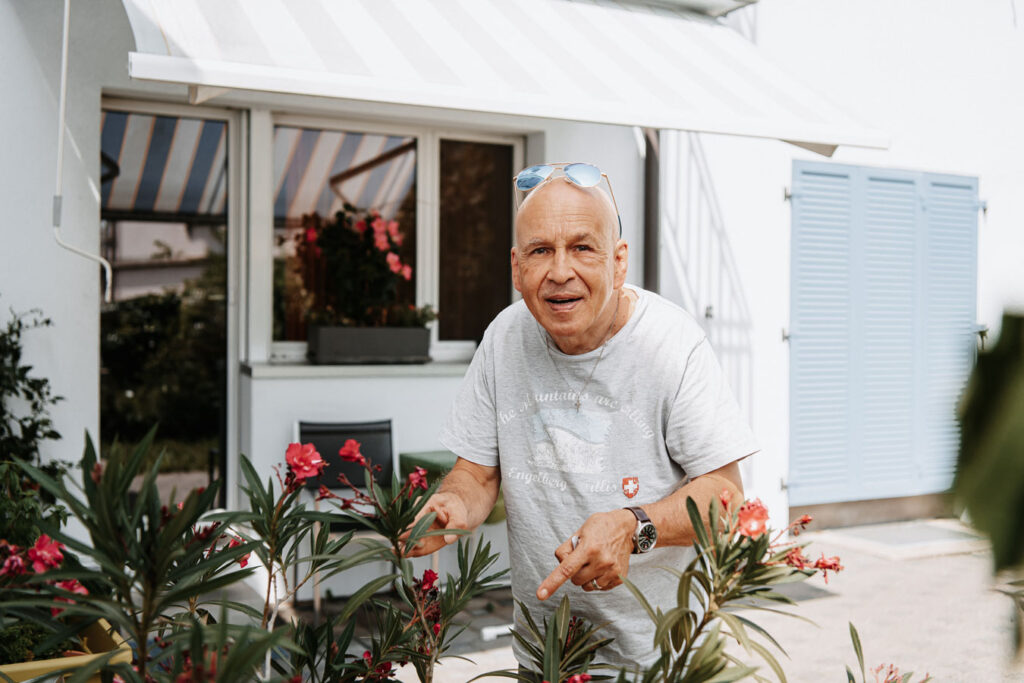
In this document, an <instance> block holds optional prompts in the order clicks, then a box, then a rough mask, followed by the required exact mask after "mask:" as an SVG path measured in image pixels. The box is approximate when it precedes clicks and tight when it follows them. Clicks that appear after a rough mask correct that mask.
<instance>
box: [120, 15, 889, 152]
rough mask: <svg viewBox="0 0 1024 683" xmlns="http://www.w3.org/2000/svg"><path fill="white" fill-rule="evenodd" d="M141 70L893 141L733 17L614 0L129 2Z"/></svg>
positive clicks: (728, 129) (620, 119)
mask: <svg viewBox="0 0 1024 683" xmlns="http://www.w3.org/2000/svg"><path fill="white" fill-rule="evenodd" d="M123 3H124V6H125V9H126V11H127V14H128V18H129V21H130V23H131V27H132V32H133V34H134V36H135V43H136V50H135V51H134V52H132V53H130V55H129V73H130V74H131V76H132V77H133V78H137V79H144V80H154V81H166V82H174V83H186V84H189V85H190V86H195V87H194V88H193V90H192V92H193V95H194V99H196V100H202V99H204V98H207V97H214V96H217V94H218V93H222V92H224V89H237V90H249V91H264V92H277V93H291V94H301V95H316V96H325V97H332V98H340V99H349V100H364V101H373V102H387V103H397V104H407V105H419V106H425V107H435V108H441V109H448V110H452V109H455V110H470V111H480V112H496V113H502V114H513V115H522V116H529V117H540V118H554V119H568V120H574V121H592V122H599V123H611V124H621V125H635V126H647V127H653V128H665V129H679V130H693V131H704V132H712V133H726V134H735V135H745V136H754V137H767V138H776V139H780V140H786V141H790V142H794V143H797V144H801V145H803V146H807V147H810V148H812V149H816V150H818V151H822V152H825V153H829V152H830V151H831V150H832V149H834V148H835V146H836V145H840V144H845V145H857V146H865V147H884V146H885V145H886V144H887V142H886V140H885V138H884V136H883V135H881V134H879V132H878V131H874V130H871V129H869V128H867V127H865V126H863V125H862V124H860V123H859V122H857V121H856V120H854V118H853V117H851V116H850V115H849V114H848V113H847V112H846V111H845V110H844V109H843V108H842V107H840V106H836V105H834V104H832V103H830V102H828V101H826V100H825V99H824V98H823V97H821V96H820V95H819V94H818V93H816V92H814V91H813V90H812V89H809V88H807V87H805V86H803V85H802V84H800V83H798V82H797V81H796V80H795V79H793V78H792V77H790V76H789V75H787V74H786V73H784V72H783V71H782V70H780V69H779V68H777V67H775V66H773V65H772V64H770V63H769V62H768V61H767V60H766V59H765V58H764V56H763V55H762V54H761V53H760V52H759V51H758V49H757V47H756V46H755V45H753V44H751V43H750V42H748V41H747V40H745V39H744V38H743V37H742V36H740V35H739V34H738V33H736V32H735V31H733V30H732V29H731V28H729V27H727V26H724V25H722V24H720V23H718V22H717V21H715V20H714V19H711V18H709V17H706V16H704V15H700V14H696V13H692V12H687V11H685V10H682V9H676V8H672V7H666V6H659V5H656V4H654V3H652V4H651V5H646V4H641V3H635V4H620V3H618V2H614V1H613V0H517V1H516V2H509V1H508V0H400V1H399V0H123Z"/></svg>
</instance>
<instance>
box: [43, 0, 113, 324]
mask: <svg viewBox="0 0 1024 683" xmlns="http://www.w3.org/2000/svg"><path fill="white" fill-rule="evenodd" d="M70 27H71V0H64V32H63V40H62V48H61V54H60V102H59V103H58V105H57V109H58V115H57V116H58V125H57V180H56V183H55V184H54V191H53V239H54V240H56V241H57V244H58V245H59V246H60V247H62V248H64V249H67V250H68V251H70V252H72V253H75V254H78V255H79V256H83V257H85V258H87V259H89V260H90V261H95V262H96V263H99V264H100V265H101V266H103V272H104V274H105V275H106V283H105V284H104V287H103V300H104V301H105V302H107V303H108V304H109V303H110V281H111V276H112V272H111V269H110V263H109V262H108V261H107V260H106V259H105V258H103V257H102V256H97V255H96V254H90V253H89V252H87V251H82V250H81V249H79V248H78V247H75V246H72V245H70V244H68V243H67V242H65V241H64V238H63V236H62V235H61V231H60V219H61V208H62V207H61V204H62V202H63V199H64V197H63V195H62V193H63V189H64V121H65V118H66V111H67V94H68V35H69V33H70V30H69V29H70Z"/></svg>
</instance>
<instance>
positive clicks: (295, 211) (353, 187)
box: [100, 111, 416, 225]
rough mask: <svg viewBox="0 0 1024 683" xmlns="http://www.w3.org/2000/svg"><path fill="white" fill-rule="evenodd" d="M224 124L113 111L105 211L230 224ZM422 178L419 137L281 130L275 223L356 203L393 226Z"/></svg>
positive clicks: (106, 119)
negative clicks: (226, 215)
mask: <svg viewBox="0 0 1024 683" xmlns="http://www.w3.org/2000/svg"><path fill="white" fill-rule="evenodd" d="M225 133H226V127H225V124H224V122H223V121H218V120H204V119H199V118H189V117H177V116H154V115H151V114H138V113H128V112H121V111H104V112H103V120H102V134H101V142H100V151H101V156H102V159H103V167H104V168H103V182H102V184H101V192H102V194H101V207H102V210H103V214H104V216H105V217H106V218H108V219H109V218H117V219H120V220H147V219H153V220H168V221H178V220H180V221H189V220H214V221H216V220H223V216H224V213H225V204H226V201H227V139H226V136H225ZM415 175H416V148H415V141H414V140H413V139H412V138H403V137H400V136H388V135H375V134H366V133H359V132H343V131H332V130H316V129H307V128H296V127H289V126H277V127H275V129H274V183H275V184H274V187H275V194H274V219H275V223H277V224H279V225H282V224H288V223H292V224H294V223H296V222H298V220H299V219H300V218H301V217H302V216H303V215H304V214H307V213H314V212H315V213H319V214H320V215H321V216H326V215H330V214H331V213H333V212H334V211H337V210H338V209H340V208H341V206H342V203H343V202H348V203H350V204H353V205H355V206H357V207H359V208H362V209H369V208H374V209H377V210H378V211H380V212H381V213H382V214H383V215H384V216H385V217H386V218H391V217H392V216H394V214H395V213H396V212H397V211H398V209H399V207H400V206H401V204H402V202H403V201H404V200H405V197H406V196H407V195H408V194H409V192H410V190H411V188H412V185H413V182H414V179H415Z"/></svg>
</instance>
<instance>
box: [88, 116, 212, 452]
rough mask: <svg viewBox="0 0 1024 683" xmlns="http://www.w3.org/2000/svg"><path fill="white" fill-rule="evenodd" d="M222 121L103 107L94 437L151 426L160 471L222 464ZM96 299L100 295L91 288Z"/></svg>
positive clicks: (125, 436) (124, 437)
mask: <svg viewBox="0 0 1024 683" xmlns="http://www.w3.org/2000/svg"><path fill="white" fill-rule="evenodd" d="M227 145H228V136H227V123H226V122H225V121H222V120H212V119H202V118H192V117H179V116H166V115H154V114H143V113H137V112H128V111H115V110H106V111H104V112H103V117H102V124H101V132H100V178H101V184H100V197H101V200H100V218H101V227H102V253H103V256H104V257H105V258H106V259H107V260H108V261H110V264H111V266H112V268H113V282H112V293H113V302H112V303H110V304H103V305H102V309H101V311H102V312H101V315H100V335H101V337H100V354H101V374H100V433H101V434H100V436H101V442H102V445H101V448H102V449H103V450H104V452H108V451H109V449H110V448H112V447H113V446H112V444H114V443H115V442H116V441H120V442H121V443H132V442H135V441H137V440H138V439H140V438H141V437H142V436H143V435H144V434H145V433H146V432H148V431H149V430H150V428H152V427H153V425H155V424H159V430H158V432H157V439H158V446H157V447H156V448H155V449H154V450H155V451H166V458H165V460H164V461H163V462H164V467H165V468H166V469H198V470H202V471H206V470H207V468H208V466H209V467H211V468H213V467H218V468H221V470H222V471H223V468H222V467H221V465H222V463H223V460H222V458H223V456H224V454H225V434H226V429H225V419H226V418H225V416H226V412H225V411H226V405H225V401H226V398H225V396H226V394H225V387H226V382H225V367H226V364H225V359H226V355H227V324H226V320H227V316H226V301H227V261H226V257H225V254H226V247H227V215H226V212H227V206H228V203H227V199H228V197H227V194H228V193H227V179H228V175H227V174H228V165H227V158H228V156H227V151H228V150H227ZM97 296H99V293H97Z"/></svg>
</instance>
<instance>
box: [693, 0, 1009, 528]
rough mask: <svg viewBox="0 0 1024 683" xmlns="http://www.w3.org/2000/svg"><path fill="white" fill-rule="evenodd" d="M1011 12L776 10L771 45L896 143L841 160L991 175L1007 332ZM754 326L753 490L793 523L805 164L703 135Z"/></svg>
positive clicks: (970, 5) (989, 234)
mask: <svg viewBox="0 0 1024 683" xmlns="http://www.w3.org/2000/svg"><path fill="white" fill-rule="evenodd" d="M1018 12H1019V13H1020V16H1019V17H1018V27H1016V28H1015V27H1014V25H1013V16H1012V3H1010V2H971V1H969V0H959V1H955V2H943V3H934V2H927V1H926V0H915V1H913V2H900V3H893V2H886V1H884V0H868V1H866V2H859V3H848V2H842V1H840V0H813V1H811V0H806V1H797V0H765V1H764V2H761V3H759V4H758V5H757V13H758V15H757V16H758V30H757V35H758V43H759V45H760V47H761V48H762V49H763V50H764V51H765V52H766V53H767V56H768V57H769V58H772V59H774V60H775V61H776V63H778V64H779V65H780V66H782V67H783V68H785V69H787V70H788V71H789V72H790V73H792V74H793V75H794V76H796V77H798V78H800V79H802V80H803V81H804V82H806V83H808V84H809V85H813V86H815V87H816V88H817V89H818V90H819V91H821V92H822V93H823V94H825V95H827V96H830V97H831V98H832V99H833V100H835V101H840V102H843V103H846V104H849V105H850V106H852V107H853V108H854V109H855V110H856V113H857V114H858V115H859V116H860V117H861V118H862V119H863V120H864V121H866V122H868V123H870V124H872V125H874V126H876V127H878V128H881V129H883V130H885V131H886V132H887V133H888V134H889V135H890V136H891V148H890V149H889V150H888V151H874V150H859V149H850V148H842V147H841V148H839V150H838V151H837V152H836V154H835V156H834V157H833V159H834V160H835V161H836V162H840V163H848V164H862V165H872V166H884V167H893V168H909V169H917V170H924V171H933V172H948V173H954V174H962V175H975V176H978V177H979V181H980V188H981V190H980V194H981V198H982V199H983V200H987V202H988V207H989V209H988V215H987V217H985V218H980V219H979V221H980V222H979V269H978V322H979V323H982V324H986V325H988V326H989V327H990V328H992V330H993V334H995V333H997V332H998V327H999V322H1000V316H1001V314H1002V311H1003V309H1004V308H1007V307H1011V308H1017V309H1024V277H1022V276H1021V274H1020V264H1021V263H1022V262H1024V231H1022V230H1021V225H1024V193H1022V192H1021V188H1022V187H1024V164H1022V162H1021V159H1024V130H1022V128H1021V125H1020V122H1021V121H1022V120H1024V87H1022V85H1021V83H1022V82H1024V7H1020V6H1018ZM702 137H703V141H704V147H705V150H706V153H707V158H708V162H709V164H710V166H711V172H712V176H713V178H714V182H715V189H716V191H717V193H718V197H719V200H720V203H721V206H722V211H723V215H724V222H725V225H726V228H727V229H728V231H729V233H730V238H731V242H732V245H733V249H734V252H735V256H736V260H737V262H738V265H739V269H740V271H741V272H742V273H743V278H744V284H745V287H746V292H747V296H748V299H749V302H750V307H751V314H752V317H753V322H754V368H755V384H754V396H755V406H754V417H753V422H754V429H755V432H756V433H757V436H758V438H759V440H760V441H761V445H762V447H763V448H764V451H763V452H762V453H761V454H760V455H759V456H757V461H756V462H757V466H756V467H755V468H754V478H753V482H752V486H751V487H750V488H751V492H752V493H753V494H754V495H759V496H761V497H762V499H763V500H765V502H766V503H768V504H769V507H770V509H771V510H772V512H773V516H774V517H775V521H776V522H779V521H782V519H783V518H784V517H785V515H786V514H787V513H786V510H787V508H786V496H785V493H784V491H782V490H781V488H780V481H781V480H782V479H783V478H784V477H785V476H786V473H787V471H788V465H789V460H788V447H789V410H788V406H789V348H788V344H786V343H784V342H783V341H782V338H781V334H782V330H783V328H788V326H789V289H790V287H789V258H790V210H789V204H788V203H787V202H785V201H784V199H783V192H784V189H785V188H787V187H789V185H790V182H791V175H792V162H793V160H794V159H817V160H820V159H821V157H819V156H816V155H814V154H812V153H810V152H806V151H804V150H800V149H797V148H795V147H792V146H790V145H786V144H783V143H779V142H772V141H762V140H749V139H742V138H735V137H726V136H707V135H705V136H702Z"/></svg>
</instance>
